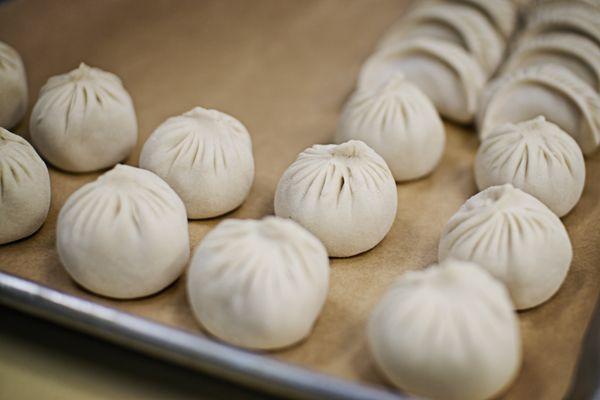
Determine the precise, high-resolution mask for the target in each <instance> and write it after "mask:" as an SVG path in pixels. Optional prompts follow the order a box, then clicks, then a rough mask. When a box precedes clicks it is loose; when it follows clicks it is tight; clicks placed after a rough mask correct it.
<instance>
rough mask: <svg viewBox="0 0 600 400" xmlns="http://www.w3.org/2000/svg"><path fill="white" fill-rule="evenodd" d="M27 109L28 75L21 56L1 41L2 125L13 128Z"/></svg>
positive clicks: (0, 108)
mask: <svg viewBox="0 0 600 400" xmlns="http://www.w3.org/2000/svg"><path fill="white" fill-rule="evenodd" d="M26 111H27V77H26V76H25V67H24V66H23V61H22V60H21V56H20V55H19V53H17V51H16V50H15V49H13V48H12V47H10V46H9V45H7V44H6V43H4V42H0V127H4V128H12V127H13V126H15V125H16V124H17V122H19V121H20V120H21V119H22V118H23V116H24V115H25V112H26Z"/></svg>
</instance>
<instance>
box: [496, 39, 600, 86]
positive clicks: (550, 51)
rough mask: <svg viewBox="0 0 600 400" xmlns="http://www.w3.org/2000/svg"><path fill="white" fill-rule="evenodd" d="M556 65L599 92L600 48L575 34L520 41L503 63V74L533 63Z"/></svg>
mask: <svg viewBox="0 0 600 400" xmlns="http://www.w3.org/2000/svg"><path fill="white" fill-rule="evenodd" d="M543 64H558V65H562V66H563V67H565V68H567V69H569V70H570V71H571V72H573V73H574V74H575V75H577V76H578V77H579V78H580V79H582V80H583V81H585V82H586V83H588V84H589V85H590V86H591V87H593V88H594V89H595V90H596V91H600V47H599V46H598V45H597V44H596V43H594V42H593V41H592V40H590V39H588V38H586V37H585V36H581V35H577V34H575V33H551V34H545V35H541V36H539V37H534V38H531V39H529V40H525V41H524V42H522V43H521V44H520V45H519V46H518V47H517V48H516V49H515V51H514V52H513V53H512V54H511V55H510V57H509V58H508V59H507V60H506V62H505V63H504V65H503V66H502V72H503V73H504V74H506V73H509V72H512V71H515V70H518V69H522V68H526V67H530V66H533V65H543Z"/></svg>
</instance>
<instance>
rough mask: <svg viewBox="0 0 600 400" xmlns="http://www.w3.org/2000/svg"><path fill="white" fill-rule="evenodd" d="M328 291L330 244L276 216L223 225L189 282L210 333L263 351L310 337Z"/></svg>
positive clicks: (195, 262)
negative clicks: (324, 245) (328, 252)
mask: <svg viewBox="0 0 600 400" xmlns="http://www.w3.org/2000/svg"><path fill="white" fill-rule="evenodd" d="M328 289H329V259H328V258H327V252H326V250H325V248H324V247H323V244H321V242H319V240H318V239H317V238H315V237H314V236H313V235H312V234H310V232H308V231H306V230H305V229H304V228H302V227H301V226H300V225H298V224H296V223H295V222H293V221H290V220H285V219H282V218H277V217H266V218H264V219H262V220H260V221H256V220H238V219H227V220H225V221H223V222H221V223H220V224H219V225H217V227H216V228H215V229H213V230H212V231H210V232H209V233H208V234H207V235H206V236H205V237H204V239H203V240H202V242H201V243H200V245H199V246H198V248H197V249H196V251H195V253H194V257H193V258H192V262H191V265H190V268H189V272H188V280H187V293H188V298H189V301H190V304H191V306H192V311H193V313H194V316H195V317H196V319H197V320H198V322H199V323H200V324H201V325H202V326H203V327H204V328H205V329H206V330H207V331H208V332H210V333H211V334H213V335H214V336H216V337H218V338H219V339H221V340H223V341H226V342H229V343H231V344H234V345H236V346H241V347H246V348H251V349H262V350H269V349H277V348H281V347H286V346H290V345H292V344H294V343H296V342H298V341H300V340H302V339H304V338H305V337H306V336H308V335H309V334H310V331H311V330H312V327H313V325H314V323H315V320H316V319H317V317H318V316H319V313H320V312H321V308H322V307H323V304H324V302H325V299H326V297H327V292H328Z"/></svg>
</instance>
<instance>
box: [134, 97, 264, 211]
mask: <svg viewBox="0 0 600 400" xmlns="http://www.w3.org/2000/svg"><path fill="white" fill-rule="evenodd" d="M140 167H141V168H145V169H148V170H150V171H152V172H154V173H156V174H157V175H158V176H160V177H161V178H163V179H164V180H165V181H166V182H167V183H168V184H169V185H170V186H171V187H172V188H173V189H174V190H175V191H176V192H177V194H178V195H179V196H180V197H181V199H182V200H183V203H184V204H185V207H186V209H187V215H188V218H190V219H195V218H210V217H216V216H218V215H221V214H224V213H226V212H228V211H231V210H233V209H234V208H236V207H238V206H239V205H240V204H242V202H243V201H244V200H245V199H246V197H247V196H248V192H249V191H250V187H251V186H252V181H253V180H254V159H253V157H252V141H251V139H250V135H249V134H248V131H247V130H246V128H245V127H244V125H242V123H241V122H239V121H238V120H237V119H235V118H233V117H231V116H229V115H227V114H225V113H222V112H220V111H217V110H206V109H204V108H202V107H196V108H194V109H193V110H191V111H188V112H186V113H184V114H183V115H180V116H177V117H172V118H169V119H167V120H166V121H165V122H164V123H163V124H162V125H160V126H159V127H158V128H157V129H156V130H155V131H154V133H152V135H151V136H150V137H149V138H148V140H147V141H146V143H145V144H144V147H143V148H142V153H141V155H140Z"/></svg>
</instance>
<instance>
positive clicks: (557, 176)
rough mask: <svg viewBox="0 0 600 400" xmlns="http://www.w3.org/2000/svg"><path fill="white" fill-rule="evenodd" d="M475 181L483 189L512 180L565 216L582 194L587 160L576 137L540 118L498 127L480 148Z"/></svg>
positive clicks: (558, 213)
mask: <svg viewBox="0 0 600 400" xmlns="http://www.w3.org/2000/svg"><path fill="white" fill-rule="evenodd" d="M475 180H476V181H477V187H478V188H479V190H483V189H486V188H488V187H490V186H495V185H501V184H503V183H510V184H512V185H513V186H515V187H517V188H519V189H521V190H523V191H525V192H527V193H529V194H531V195H533V196H535V197H536V198H537V199H538V200H540V201H541V202H542V203H544V204H545V205H547V206H548V208H550V209H551V210H552V211H553V212H554V213H555V214H556V215H558V216H559V217H562V216H563V215H565V214H567V213H568V212H569V211H571V209H572V208H573V207H575V205H576V204H577V202H578V201H579V198H580V197H581V192H582V191H583V185H584V183H585V163H584V160H583V154H582V153H581V150H580V149H579V146H577V142H575V140H573V138H571V137H570V136H569V135H568V134H567V133H566V132H565V131H563V130H562V129H560V128H559V127H558V126H556V125H554V124H553V123H551V122H547V121H546V119H545V118H544V117H538V118H536V119H533V120H530V121H525V122H521V123H518V124H516V125H515V124H506V125H501V126H499V127H498V128H496V129H494V130H493V131H492V132H491V133H490V134H489V135H488V136H487V137H486V138H485V139H484V140H483V142H482V143H481V146H480V147H479V151H478V152H477V158H476V159H475Z"/></svg>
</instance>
